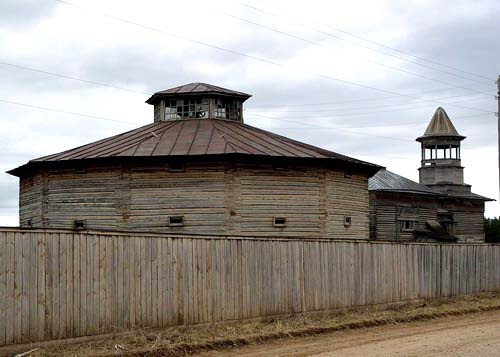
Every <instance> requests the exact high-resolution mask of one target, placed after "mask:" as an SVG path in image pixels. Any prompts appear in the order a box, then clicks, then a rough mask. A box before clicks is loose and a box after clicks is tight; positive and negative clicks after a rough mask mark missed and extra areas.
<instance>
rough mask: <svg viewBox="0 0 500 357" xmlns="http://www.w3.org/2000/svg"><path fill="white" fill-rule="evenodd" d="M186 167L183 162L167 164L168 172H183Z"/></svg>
mask: <svg viewBox="0 0 500 357" xmlns="http://www.w3.org/2000/svg"><path fill="white" fill-rule="evenodd" d="M185 171H186V165H184V163H183V162H179V161H174V162H170V163H169V164H168V172H185Z"/></svg>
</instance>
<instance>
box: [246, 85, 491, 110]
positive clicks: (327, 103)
mask: <svg viewBox="0 0 500 357" xmlns="http://www.w3.org/2000/svg"><path fill="white" fill-rule="evenodd" d="M450 89H453V88H441V89H434V90H431V91H424V92H420V93H415V94H412V93H410V95H417V94H429V93H436V92H444V91H447V90H450ZM472 95H477V94H464V95H460V96H459V97H462V96H463V97H468V96H472ZM489 96H491V97H492V98H493V99H495V100H496V97H495V96H493V95H491V94H490V95H489ZM394 98H400V96H394V95H392V96H388V97H379V98H364V99H350V100H340V101H333V102H320V103H299V104H274V105H246V106H245V107H246V108H288V107H308V106H322V105H332V104H345V103H354V102H368V101H374V100H377V101H378V100H387V99H394ZM440 99H442V98H437V100H440Z"/></svg>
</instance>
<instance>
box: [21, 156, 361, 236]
mask: <svg viewBox="0 0 500 357" xmlns="http://www.w3.org/2000/svg"><path fill="white" fill-rule="evenodd" d="M367 182H368V178H367V177H366V176H363V175H356V174H355V175H353V176H352V178H345V177H344V173H343V171H342V170H339V169H334V168H329V169H327V168H320V167H311V166H302V167H300V166H297V167H295V166H290V167H288V168H286V169H285V170H275V169H273V167H272V165H270V164H268V165H264V164H232V163H223V162H190V163H186V165H185V171H183V172H170V171H169V170H168V166H167V164H165V163H163V164H154V165H153V164H151V165H148V166H144V167H142V166H138V165H129V166H127V165H124V166H95V167H94V166H92V167H81V168H80V170H76V169H74V168H68V169H57V170H56V169H53V170H50V171H48V172H44V173H43V175H40V176H38V177H37V179H36V183H35V185H34V186H33V187H32V188H30V187H26V183H24V179H23V182H22V184H21V212H25V214H24V215H23V216H22V218H21V226H27V217H28V216H29V217H30V218H33V220H32V221H33V226H34V227H36V228H63V229H71V228H73V227H74V220H76V219H85V220H86V221H87V227H88V229H94V230H95V229H106V230H125V231H141V232H166V233H168V232H173V233H193V234H221V235H226V234H227V235H231V234H236V235H251V236H256V235H258V236H260V235H261V236H283V237H290V236H293V237H311V238H319V237H321V238H353V239H368V221H369V219H368V191H367ZM30 208H31V209H32V210H30ZM29 212H31V213H29ZM169 216H183V217H184V226H182V227H178V226H175V227H174V226H172V227H170V226H169V224H168V217H169ZM344 216H350V217H351V218H352V225H351V226H350V227H345V226H344ZM274 217H284V218H286V220H287V223H286V225H285V226H284V227H276V226H274V225H273V218H274Z"/></svg>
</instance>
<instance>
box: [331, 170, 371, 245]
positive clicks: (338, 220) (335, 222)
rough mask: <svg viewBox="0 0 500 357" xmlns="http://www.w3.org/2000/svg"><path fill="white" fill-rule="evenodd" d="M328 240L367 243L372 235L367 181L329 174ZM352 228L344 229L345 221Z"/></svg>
mask: <svg viewBox="0 0 500 357" xmlns="http://www.w3.org/2000/svg"><path fill="white" fill-rule="evenodd" d="M326 194H327V201H326V211H327V220H326V237H328V238H351V239H367V238H368V235H369V217H368V209H369V196H368V177H367V176H365V175H355V174H354V175H352V177H350V178H347V177H344V171H342V170H336V171H334V170H329V171H327V172H326ZM346 216H348V217H351V222H352V224H351V226H348V227H346V226H344V217H346Z"/></svg>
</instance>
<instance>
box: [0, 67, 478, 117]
mask: <svg viewBox="0 0 500 357" xmlns="http://www.w3.org/2000/svg"><path fill="white" fill-rule="evenodd" d="M0 65H5V66H10V67H14V68H19V69H23V70H28V71H33V72H39V73H43V74H48V75H52V76H56V77H61V78H66V79H71V80H76V81H80V82H85V83H90V84H95V85H99V86H105V87H110V88H116V89H119V90H124V91H128V92H136V93H140V94H147V95H152V93H146V92H141V91H137V90H133V89H129V88H124V87H118V86H114V85H110V84H106V83H102V82H95V81H90V80H86V79H82V78H77V77H72V76H68V75H64V74H58V73H54V72H48V71H45V70H41V69H36V68H31V67H26V66H20V65H16V64H13V63H8V62H0ZM447 89H449V88H444V89H439V90H433V91H428V92H424V93H433V92H437V91H443V90H447ZM461 96H462V95H460V96H453V97H446V98H438V99H437V100H442V99H449V98H455V97H461ZM399 97H400V96H390V97H384V98H373V99H369V98H368V99H354V100H348V101H336V102H326V103H310V104H291V105H286V106H309V105H327V104H341V103H351V102H360V101H373V100H383V99H391V98H399ZM471 100H475V99H471ZM23 105H25V106H27V105H26V104H23ZM398 105H405V104H394V105H387V106H398ZM281 106H284V105H274V106H247V107H250V108H259V107H281ZM379 107H385V106H379ZM372 108H375V107H372ZM345 109H348V110H349V109H369V107H366V108H345ZM317 111H319V110H317ZM325 111H326V110H325ZM328 111H330V110H328ZM308 112H311V110H309V111H308ZM66 114H69V113H66ZM88 117H92V116H88ZM96 119H102V118H96Z"/></svg>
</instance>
